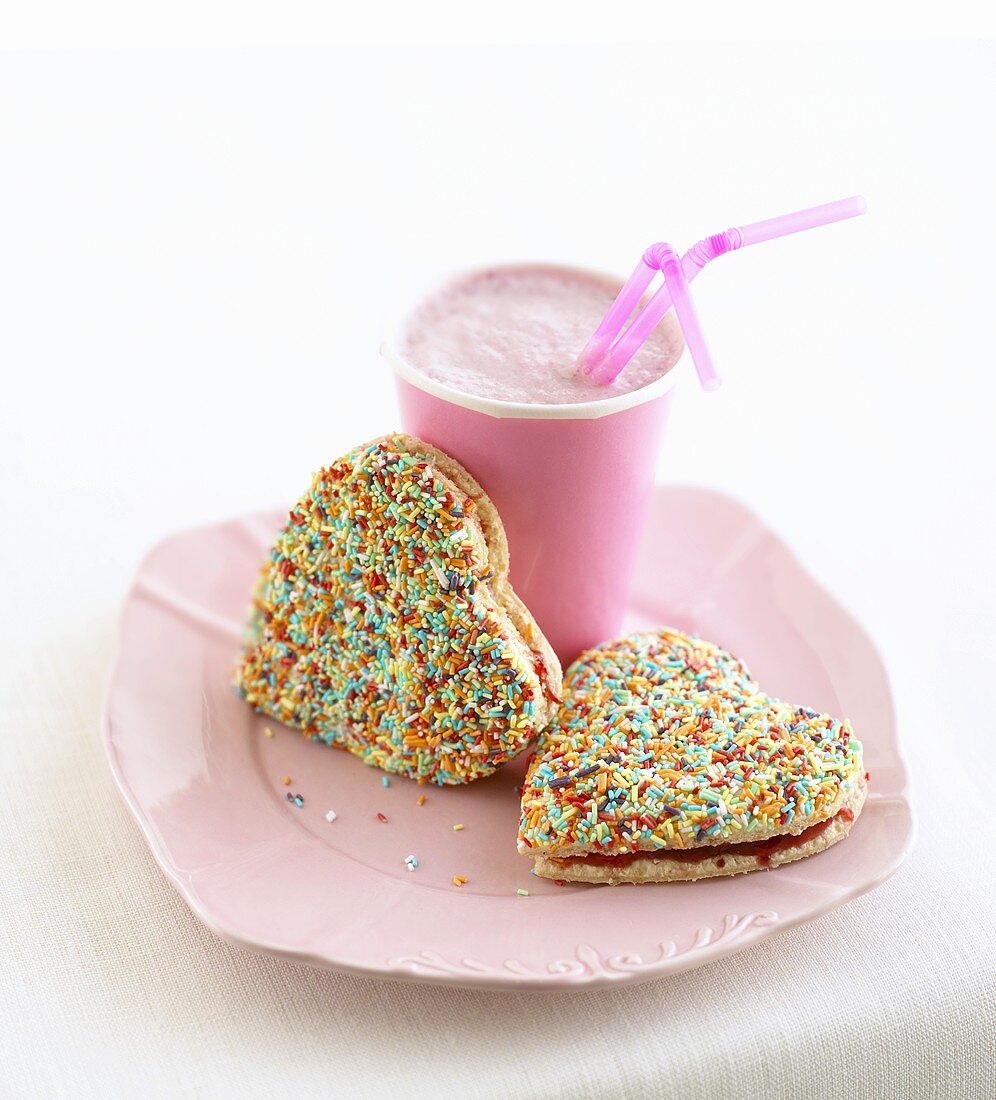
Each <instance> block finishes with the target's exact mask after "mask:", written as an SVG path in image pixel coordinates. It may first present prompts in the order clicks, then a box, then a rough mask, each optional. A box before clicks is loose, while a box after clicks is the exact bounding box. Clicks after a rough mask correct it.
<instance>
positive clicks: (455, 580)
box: [236, 435, 561, 783]
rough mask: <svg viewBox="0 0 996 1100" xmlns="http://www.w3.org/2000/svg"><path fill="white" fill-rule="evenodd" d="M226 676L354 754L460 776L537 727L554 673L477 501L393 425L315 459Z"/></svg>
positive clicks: (467, 483)
mask: <svg viewBox="0 0 996 1100" xmlns="http://www.w3.org/2000/svg"><path fill="white" fill-rule="evenodd" d="M236 686H237V688H238V690H239V692H240V693H241V694H242V696H243V697H244V698H245V699H246V701H247V702H249V703H250V704H252V706H253V707H255V708H256V709H257V710H259V711H262V712H263V713H265V714H268V715H271V716H272V717H274V718H277V719H279V720H280V721H282V722H286V723H287V724H288V725H291V726H296V727H297V728H299V729H301V730H302V731H303V732H304V733H305V734H307V735H308V736H309V737H312V738H315V739H317V740H322V741H326V742H327V743H328V744H330V745H335V746H338V747H340V748H345V749H348V750H349V751H350V752H353V753H356V754H357V755H358V756H361V757H362V758H363V759H364V760H365V761H366V762H367V763H368V764H374V765H376V766H377V767H380V768H384V769H385V770H386V771H390V772H396V773H399V774H402V775H407V776H411V777H412V778H415V779H419V780H428V781H431V782H433V783H465V782H468V781H469V780H471V779H476V778H478V777H480V776H483V775H487V774H489V773H490V772H493V771H494V770H495V769H496V768H498V767H500V766H501V765H502V764H504V763H505V762H506V761H507V760H509V759H511V757H513V756H515V755H516V754H517V753H519V752H520V751H521V750H522V749H523V748H525V746H526V745H527V744H529V742H530V741H532V740H533V739H534V738H535V737H536V735H537V734H538V732H539V731H540V730H541V729H542V728H543V726H544V725H545V724H546V723H547V722H548V721H549V719H550V717H551V715H552V713H553V710H554V701H555V700H556V699H557V698H558V697H559V694H560V687H561V671H560V665H559V663H558V661H557V658H556V656H555V655H554V653H553V650H552V649H551V648H550V645H549V643H548V642H547V640H546V639H545V638H544V637H543V635H542V633H541V632H540V630H539V627H538V626H537V625H536V623H535V621H534V620H533V618H532V616H531V615H530V614H529V612H528V611H527V610H526V608H525V606H524V605H523V604H522V602H521V600H519V598H518V597H517V596H516V595H515V593H514V592H513V591H512V588H511V586H510V585H509V583H508V546H507V543H506V540H505V531H504V528H503V527H502V525H501V520H500V519H499V517H498V513H497V511H496V510H495V507H494V505H493V504H492V502H491V501H490V499H489V498H488V497H487V496H486V494H485V493H484V491H483V490H482V489H481V487H480V486H479V485H478V484H477V482H476V481H474V479H473V478H472V477H471V476H470V474H468V473H467V471H466V470H464V469H463V467H461V466H460V465H459V464H458V463H457V462H455V461H454V460H453V459H451V458H449V457H448V456H446V455H444V454H443V453H442V452H441V451H438V450H436V449H435V448H434V447H430V446H429V445H428V444H425V443H422V442H420V441H419V440H417V439H412V438H411V437H410V436H403V435H395V436H388V437H386V438H384V439H381V440H376V441H374V442H373V443H370V444H368V445H366V446H364V447H359V448H357V449H356V450H354V451H351V452H350V453H349V454H347V455H345V456H344V457H343V458H341V459H340V460H339V461H338V462H335V463H333V464H332V465H331V466H329V467H327V468H326V469H323V470H320V471H319V472H318V473H317V474H315V476H314V478H313V480H312V483H311V488H310V489H309V491H308V492H307V493H306V494H305V496H304V497H303V498H302V499H301V500H300V501H299V502H298V504H297V505H296V506H295V508H294V509H293V510H292V511H291V514H290V519H289V521H288V523H287V525H286V526H285V527H284V529H283V531H281V533H280V535H279V536H278V538H277V542H276V545H275V546H274V547H273V550H272V551H271V554H270V559H269V560H268V561H267V562H266V564H265V565H264V567H263V572H262V576H261V579H260V584H259V588H258V591H257V594H256V598H255V602H254V608H253V615H252V619H251V621H250V625H249V631H248V638H247V643H246V648H245V652H244V654H243V657H242V660H241V663H240V666H239V669H238V673H237V676H236Z"/></svg>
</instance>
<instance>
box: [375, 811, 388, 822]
mask: <svg viewBox="0 0 996 1100" xmlns="http://www.w3.org/2000/svg"><path fill="white" fill-rule="evenodd" d="M377 820H378V821H384V822H386V821H387V815H386V814H382V813H378V814H377Z"/></svg>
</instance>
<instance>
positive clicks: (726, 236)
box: [578, 195, 867, 389]
mask: <svg viewBox="0 0 996 1100" xmlns="http://www.w3.org/2000/svg"><path fill="white" fill-rule="evenodd" d="M866 209H867V206H866V204H865V200H864V199H863V198H861V196H860V195H853V196H852V197H851V198H848V199H840V200H838V201H837V202H829V203H826V204H824V205H823V206H813V207H810V208H809V209H808V210H797V211H796V212H795V213H792V214H784V215H782V216H781V217H780V218H770V219H768V220H767V221H760V222H753V223H752V224H751V225H744V226H740V227H739V228H735V229H727V230H726V231H725V232H723V233H716V234H713V236H711V237H705V238H703V239H702V240H701V241H698V242H697V243H696V244H694V245H692V247H691V248H690V249H689V250H688V251H687V252H686V253H685V254H684V256H682V257H681V260H680V261H676V262H675V263H674V264H673V265H672V264H671V261H670V259H668V266H669V268H670V271H671V277H670V279H669V278H668V276H667V274H665V275H664V284H663V285H662V286H661V287H659V288H658V289H657V291H656V292H655V293H654V295H653V297H652V298H651V299H650V301H649V302H647V304H646V306H644V308H643V311H642V312H641V313H639V314H637V316H636V317H634V318H633V320H632V321H631V322H630V324H629V327H628V328H626V329H625V331H623V332H622V334H621V335H620V330H621V329H622V326H623V325H624V324H625V322H626V320H627V318H628V317H629V316H630V314H631V313H632V312H633V309H634V308H635V307H636V305H637V303H638V302H639V301H640V298H641V297H642V296H643V294H644V293H645V292H646V290H647V288H648V287H649V286H650V283H651V282H652V281H653V278H654V275H655V273H656V271H657V270H658V269H660V270H662V272H663V268H662V267H661V266H660V265H661V261H662V258H663V257H664V256H665V255H666V254H667V252H673V249H671V248H670V246H669V245H653V246H651V248H648V249H647V251H646V252H644V254H643V256H642V258H641V260H640V263H639V264H638V265H637V267H636V270H635V271H634V272H633V274H632V275H631V276H630V277H629V279H628V280H627V282H626V285H625V286H624V287H623V288H622V290H621V291H620V292H619V295H618V297H617V298H616V300H615V302H613V303H612V306H611V307H610V308H609V311H608V313H606V315H605V317H604V318H603V319H602V323H601V324H600V325H599V326H598V328H597V329H596V330H595V332H594V334H593V335H592V337H591V339H590V340H589V341H588V343H587V345H586V346H585V348H584V350H583V351H582V352H581V355H580V356H579V357H578V366H579V368H580V370H581V371H582V372H583V373H585V374H588V375H590V377H591V378H592V379H593V380H594V381H596V382H601V383H608V382H611V381H613V380H614V379H615V378H616V377H617V376H618V374H619V372H620V371H621V370H622V369H623V368H624V367H625V366H626V364H627V363H628V362H629V361H630V359H632V358H633V356H634V355H635V354H636V352H637V351H638V350H639V348H640V347H641V346H642V345H643V343H644V341H645V340H646V339H647V337H648V336H649V335H650V333H651V332H653V330H654V329H655V328H656V327H657V326H658V325H659V324H660V322H661V320H662V319H663V317H664V314H665V313H667V311H668V310H669V309H670V308H671V306H672V304H673V305H674V306H675V312H676V313H677V314H678V321H679V323H680V324H681V327H682V333H683V335H684V337H685V341H686V343H687V344H688V346H689V351H690V352H691V353H692V358H693V361H694V362H695V366H696V370H697V371H698V373H699V380H700V381H701V383H702V385H703V388H705V389H715V388H716V387H717V386H718V385H719V379H718V377H717V376H716V375H715V373H714V372H712V362H711V359H710V357H709V353H708V350H707V349H706V347H705V341H704V339H702V333H701V330H700V329H698V326H697V322H696V320H695V317H694V312H691V311H690V307H691V296H690V294H689V293H688V285H687V284H688V283H690V282H691V281H692V280H693V279H694V278H695V277H696V276H697V275H698V273H699V272H700V271H701V270H702V268H703V267H705V265H706V264H707V263H709V261H710V260H714V259H715V258H716V257H717V256H722V255H723V254H724V253H726V252H733V251H734V250H735V249H738V248H743V246H744V245H749V244H758V243H759V242H761V241H770V240H772V239H773V238H775V237H784V236H787V235H788V234H790V233H800V232H802V230H804V229H815V228H816V227H817V226H820V225H829V224H830V223H831V222H837V221H843V220H844V219H846V218H854V217H857V215H859V214H863V213H864V212H865V210H866ZM659 250H666V251H659ZM679 271H680V275H679V273H678V272H679ZM679 283H680V286H679ZM676 286H679V290H678V293H679V295H683V296H684V298H685V302H684V313H685V316H686V318H688V323H689V324H690V325H691V326H692V330H691V331H692V337H691V338H690V336H689V332H688V331H686V329H685V322H684V321H683V319H682V316H681V313H682V311H680V310H679V309H678V303H677V301H676V300H675V298H674V293H675V287H676ZM693 339H694V340H695V341H696V346H695V347H693ZM696 347H697V350H698V352H699V355H698V357H696V355H695V350H696ZM700 360H701V363H704V364H706V366H707V368H708V372H712V373H708V372H707V373H706V374H705V375H703V367H702V365H701V363H700Z"/></svg>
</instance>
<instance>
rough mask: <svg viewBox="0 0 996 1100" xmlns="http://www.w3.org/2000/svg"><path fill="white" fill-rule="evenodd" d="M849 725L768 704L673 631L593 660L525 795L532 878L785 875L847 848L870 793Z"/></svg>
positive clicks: (598, 652) (626, 643)
mask: <svg viewBox="0 0 996 1100" xmlns="http://www.w3.org/2000/svg"><path fill="white" fill-rule="evenodd" d="M866 778H867V777H866V776H865V775H864V773H863V771H862V759H861V745H860V743H859V742H858V741H857V740H855V738H854V736H853V735H852V733H851V728H850V726H849V724H848V723H847V722H846V721H844V722H841V721H838V720H837V719H835V718H832V717H830V716H829V715H826V714H818V713H817V712H816V711H813V710H810V709H808V708H806V707H796V706H792V705H790V704H788V703H783V702H780V701H779V700H777V699H772V698H771V697H770V696H768V695H766V694H764V693H763V692H762V691H761V690H760V688H759V687H758V685H757V683H756V682H755V681H754V680H752V679H751V677H750V673H749V672H748V671H747V669H746V667H745V666H744V664H743V663H742V662H741V661H739V660H738V659H737V658H736V657H734V656H733V655H732V654H730V653H727V652H726V651H725V650H722V649H720V648H719V647H718V646H715V645H712V644H711V643H709V642H705V641H701V640H699V639H696V638H690V637H688V636H687V635H685V634H682V633H680V632H678V631H675V630H661V631H659V632H656V633H650V634H635V635H632V636H631V637H628V638H624V639H622V640H621V641H618V642H614V643H611V644H608V645H605V646H600V647H598V648H596V649H593V650H589V651H588V652H587V653H584V654H582V656H581V657H580V658H579V659H578V660H577V661H576V662H575V663H574V664H573V665H572V666H571V667H570V668H569V669H568V670H567V673H566V676H565V680H564V702H563V704H562V706H561V708H560V710H559V711H558V713H557V716H556V718H555V719H554V720H553V722H552V723H551V724H550V726H549V727H547V729H546V730H545V732H544V734H543V736H542V739H541V742H540V745H539V747H538V751H537V753H536V756H535V757H534V758H533V760H532V762H531V764H530V767H529V769H528V772H527V775H526V781H525V783H524V785H523V788H522V815H521V819H520V824H519V850H520V851H521V852H523V853H526V854H528V855H531V856H533V858H534V860H535V869H536V873H537V874H539V875H543V876H545V877H547V878H555V879H565V880H572V881H579V882H607V883H620V882H670V881H680V880H688V879H699V878H709V877H713V876H715V875H735V874H739V873H741V872H744V871H754V870H758V869H761V868H765V867H773V866H776V865H778V864H780V863H788V862H790V861H792V860H796V859H801V858H802V857H804V856H807V855H813V854H815V853H816V852H820V851H822V850H823V849H825V848H828V847H829V846H830V845H832V844H835V843H837V841H839V840H842V839H843V838H844V837H845V836H846V835H847V833H848V831H849V830H850V827H851V825H852V824H853V822H854V820H855V818H856V817H857V816H858V814H859V813H860V811H861V807H862V805H863V803H864V798H865V791H866Z"/></svg>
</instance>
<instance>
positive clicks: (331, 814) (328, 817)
mask: <svg viewBox="0 0 996 1100" xmlns="http://www.w3.org/2000/svg"><path fill="white" fill-rule="evenodd" d="M338 816H339V815H338V814H337V813H336V812H335V810H329V812H328V813H327V814H326V815H325V820H326V821H327V822H328V823H329V824H330V825H331V824H332V822H333V821H335V819H336V818H337V817H338Z"/></svg>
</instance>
